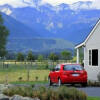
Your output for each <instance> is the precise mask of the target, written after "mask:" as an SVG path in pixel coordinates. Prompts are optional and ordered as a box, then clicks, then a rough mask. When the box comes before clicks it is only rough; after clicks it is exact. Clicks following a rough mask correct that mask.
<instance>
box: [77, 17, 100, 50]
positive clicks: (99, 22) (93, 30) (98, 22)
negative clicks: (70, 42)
mask: <svg viewBox="0 0 100 100" xmlns="http://www.w3.org/2000/svg"><path fill="white" fill-rule="evenodd" d="M99 24H100V19H99V20H98V21H97V23H96V25H95V26H94V27H93V29H92V31H91V32H90V34H89V35H88V36H87V38H86V39H85V41H84V42H83V43H81V44H79V45H76V46H75V48H79V47H81V46H84V45H85V44H86V42H87V41H88V40H89V38H90V37H91V36H92V34H93V33H94V32H95V30H96V29H97V27H98V25H99Z"/></svg>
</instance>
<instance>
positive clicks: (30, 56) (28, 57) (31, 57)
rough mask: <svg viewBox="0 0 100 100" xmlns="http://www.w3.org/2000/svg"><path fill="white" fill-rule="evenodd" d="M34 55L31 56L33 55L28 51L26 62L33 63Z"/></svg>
mask: <svg viewBox="0 0 100 100" xmlns="http://www.w3.org/2000/svg"><path fill="white" fill-rule="evenodd" d="M34 59H35V58H34V55H33V53H32V51H29V53H28V55H27V60H28V61H34Z"/></svg>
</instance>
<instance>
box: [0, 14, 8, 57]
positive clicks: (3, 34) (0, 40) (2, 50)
mask: <svg viewBox="0 0 100 100" xmlns="http://www.w3.org/2000/svg"><path fill="white" fill-rule="evenodd" d="M8 35H9V31H8V30H7V28H6V27H5V26H4V21H3V18H2V15H1V14H0V57H4V56H5V55H6V53H7V51H6V43H7V37H8Z"/></svg>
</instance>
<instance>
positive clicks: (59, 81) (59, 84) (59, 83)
mask: <svg viewBox="0 0 100 100" xmlns="http://www.w3.org/2000/svg"><path fill="white" fill-rule="evenodd" d="M58 86H61V79H60V78H59V79H58Z"/></svg>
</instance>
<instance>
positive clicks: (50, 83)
mask: <svg viewBox="0 0 100 100" xmlns="http://www.w3.org/2000/svg"><path fill="white" fill-rule="evenodd" d="M48 81H49V86H52V84H53V83H52V81H51V79H50V77H49V78H48Z"/></svg>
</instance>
